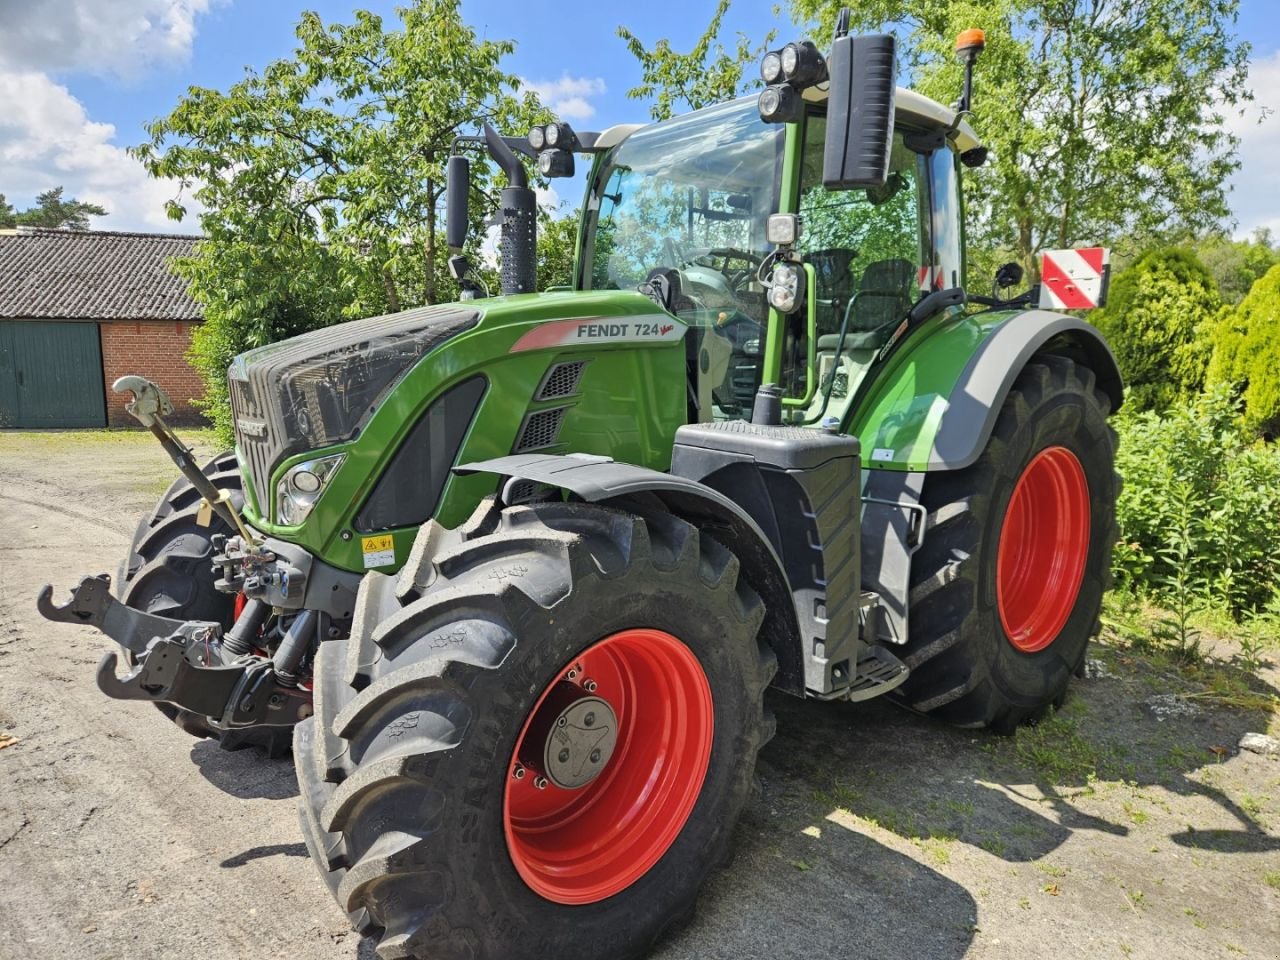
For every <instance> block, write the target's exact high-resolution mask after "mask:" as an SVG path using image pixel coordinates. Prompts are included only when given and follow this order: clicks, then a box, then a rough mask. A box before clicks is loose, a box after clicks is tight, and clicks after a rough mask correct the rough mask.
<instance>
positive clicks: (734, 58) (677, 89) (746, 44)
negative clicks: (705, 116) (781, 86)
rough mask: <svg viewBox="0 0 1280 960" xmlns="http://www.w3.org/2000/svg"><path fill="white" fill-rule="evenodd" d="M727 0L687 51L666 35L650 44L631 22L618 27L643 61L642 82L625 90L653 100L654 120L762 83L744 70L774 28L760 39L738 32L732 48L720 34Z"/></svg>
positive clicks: (721, 1) (769, 40)
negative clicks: (745, 75) (755, 40)
mask: <svg viewBox="0 0 1280 960" xmlns="http://www.w3.org/2000/svg"><path fill="white" fill-rule="evenodd" d="M729 4H730V0H719V3H718V4H717V6H716V12H715V14H713V15H712V17H711V23H710V24H708V26H707V29H706V30H705V31H703V33H702V36H700V37H699V38H698V40H697V42H696V43H694V45H693V47H692V48H691V49H690V50H689V52H688V53H679V52H677V51H676V50H674V49H672V47H671V41H670V40H667V39H665V38H663V39H660V40H658V41H657V42H656V43H655V44H654V45H653V48H652V49H649V48H647V47H645V45H644V42H643V41H642V40H641V39H640V38H639V37H637V36H636V35H635V34H634V33H632V32H631V30H629V29H628V28H627V27H621V26H620V27H618V36H619V37H621V38H622V39H623V40H625V41H626V43H627V49H628V50H630V51H631V55H632V56H634V57H635V58H636V60H637V61H638V62H639V64H640V75H641V82H640V83H639V84H638V85H637V86H635V87H632V88H631V89H630V90H628V91H627V96H628V97H630V98H631V99H632V100H648V101H650V105H649V116H650V117H652V118H653V119H654V120H669V119H670V118H671V117H673V116H675V115H676V114H677V113H680V112H683V111H684V110H700V109H701V108H702V107H707V106H710V105H711V104H713V103H719V102H720V101H722V100H731V99H733V98H734V97H736V96H738V94H739V93H741V92H742V91H743V89H744V88H749V87H751V86H756V85H758V83H759V81H757V80H755V79H754V77H751V78H749V79H747V80H744V79H743V72H744V70H746V69H749V68H751V67H753V66H754V64H755V61H757V60H759V59H760V57H761V56H763V55H764V52H765V51H766V50H768V49H769V45H770V43H772V42H773V38H774V35H775V34H774V31H770V32H769V34H768V36H766V37H764V38H762V40H761V42H760V43H759V44H758V45H753V44H752V42H751V38H750V37H748V36H746V35H745V34H743V33H739V34H738V37H737V41H736V43H735V45H734V46H733V48H732V49H731V50H726V49H725V47H724V44H723V43H721V42H720V39H719V38H720V28H721V25H722V23H723V21H724V15H725V13H727V12H728V10H729ZM775 9H776V8H775Z"/></svg>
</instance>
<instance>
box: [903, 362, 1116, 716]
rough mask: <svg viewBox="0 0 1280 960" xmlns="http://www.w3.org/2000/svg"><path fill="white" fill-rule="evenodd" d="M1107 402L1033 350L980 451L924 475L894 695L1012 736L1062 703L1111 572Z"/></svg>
mask: <svg viewBox="0 0 1280 960" xmlns="http://www.w3.org/2000/svg"><path fill="white" fill-rule="evenodd" d="M1109 412H1110V403H1109V401H1108V399H1107V397H1106V395H1105V394H1104V393H1103V392H1102V391H1100V390H1098V389H1097V387H1096V385H1095V382H1094V377H1093V372H1092V371H1091V370H1089V369H1088V368H1087V367H1083V366H1080V365H1078V364H1076V363H1074V362H1073V361H1071V360H1069V359H1066V358H1065V357H1058V356H1040V357H1037V358H1035V359H1034V360H1033V362H1031V363H1030V364H1028V365H1027V367H1026V368H1025V369H1024V370H1023V371H1022V373H1021V374H1020V375H1019V376H1018V379H1017V381H1016V382H1015V383H1014V386H1013V389H1012V390H1011V391H1010V393H1009V396H1008V398H1007V399H1006V400H1005V403H1004V406H1003V407H1002V408H1001V411H1000V414H999V417H998V418H997V420H996V424H995V427H994V429H993V431H992V434H991V438H990V439H989V441H988V442H987V447H986V449H985V450H984V451H983V452H982V455H981V456H980V457H979V458H978V460H977V461H976V462H975V463H974V464H973V465H972V466H970V467H967V468H966V469H963V470H956V471H947V472H940V473H932V474H930V475H929V476H928V478H927V479H926V481H925V485H924V493H923V497H922V501H923V504H924V506H925V508H926V509H927V511H928V519H927V521H926V524H925V538H924V543H923V545H922V546H921V547H920V549H919V550H918V551H917V552H916V554H915V556H914V557H913V558H912V569H911V584H912V586H911V605H910V610H911V617H910V627H909V633H910V636H909V639H908V642H907V644H906V647H905V654H904V655H903V660H904V661H905V662H906V664H907V666H908V667H910V669H911V673H910V676H909V677H908V678H907V681H906V682H905V683H904V684H903V685H902V687H901V688H900V690H899V691H898V692H897V697H898V699H900V700H901V701H902V702H904V703H905V704H907V705H908V706H910V707H911V708H912V709H914V710H917V711H919V712H921V713H927V714H930V715H932V716H935V717H938V718H939V719H942V720H945V721H947V722H948V723H952V724H956V725H958V726H964V727H982V726H988V727H991V728H993V729H994V730H996V731H998V732H1003V733H1010V732H1012V731H1013V730H1014V729H1015V728H1016V727H1017V726H1018V725H1019V724H1020V723H1024V722H1034V721H1035V720H1036V719H1038V718H1039V717H1041V716H1043V715H1044V713H1045V712H1046V711H1047V710H1048V708H1049V707H1051V706H1058V705H1060V704H1061V703H1062V701H1063V699H1064V698H1065V696H1066V689H1067V683H1068V681H1069V679H1070V677H1071V674H1072V673H1075V672H1078V671H1079V669H1080V668H1081V667H1082V665H1083V663H1084V656H1085V648H1086V646H1087V644H1088V641H1089V638H1090V637H1091V636H1092V635H1093V634H1095V633H1096V632H1097V630H1098V626H1099V621H1098V615H1099V612H1100V610H1101V607H1102V595H1103V593H1104V592H1105V591H1106V589H1107V586H1108V584H1109V582H1110V561H1111V548H1112V545H1113V544H1114V543H1115V539H1116V536H1117V528H1116V521H1115V501H1116V496H1117V495H1118V493H1119V478H1118V477H1117V476H1116V474H1115V446H1116V439H1115V432H1114V431H1113V430H1111V428H1110V427H1109V426H1108V424H1107V415H1108V413H1109ZM1015 493H1016V496H1015Z"/></svg>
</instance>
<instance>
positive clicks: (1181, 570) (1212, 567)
mask: <svg viewBox="0 0 1280 960" xmlns="http://www.w3.org/2000/svg"><path fill="white" fill-rule="evenodd" d="M1273 272H1275V271H1273ZM1278 279H1280V278H1278ZM1116 429H1117V430H1118V432H1119V435H1120V445H1119V452H1118V455H1117V458H1116V469H1117V470H1118V471H1119V472H1120V475H1121V476H1122V477H1123V478H1124V485H1123V488H1122V489H1121V492H1120V498H1119V500H1118V502H1117V504H1116V520H1117V522H1118V523H1119V526H1120V539H1119V542H1118V543H1117V544H1116V546H1115V573H1116V579H1117V581H1118V583H1119V585H1120V586H1122V587H1126V588H1128V589H1130V590H1133V591H1134V592H1136V593H1142V594H1154V595H1156V596H1157V597H1158V598H1161V599H1169V598H1168V592H1169V588H1170V587H1172V586H1173V585H1174V584H1176V583H1178V581H1180V580H1183V579H1184V578H1185V579H1186V580H1188V581H1189V585H1190V587H1191V589H1192V591H1193V592H1194V594H1195V596H1196V599H1197V600H1199V601H1201V602H1205V601H1207V602H1208V603H1209V604H1212V605H1213V606H1215V607H1217V608H1218V609H1223V610H1225V611H1227V612H1229V613H1230V614H1231V615H1232V616H1233V617H1235V618H1240V617H1242V615H1246V614H1248V613H1250V612H1255V611H1259V610H1261V609H1263V608H1265V607H1266V606H1267V605H1268V603H1274V602H1275V598H1277V597H1280V553H1277V551H1276V544H1277V543H1280V448H1277V447H1275V446H1274V445H1264V444H1261V443H1257V442H1255V440H1254V437H1253V436H1252V435H1251V434H1250V433H1249V431H1247V430H1246V429H1243V428H1242V425H1241V422H1240V419H1239V417H1238V416H1237V409H1236V404H1235V402H1234V401H1233V400H1232V399H1231V397H1230V396H1229V395H1228V393H1227V392H1226V391H1224V390H1222V389H1213V390H1210V391H1209V392H1207V393H1204V394H1201V395H1199V396H1197V397H1195V398H1191V399H1187V400H1181V401H1179V402H1177V403H1175V404H1174V405H1173V406H1172V407H1171V408H1170V409H1168V410H1167V411H1164V412H1162V413H1155V412H1154V411H1147V412H1145V413H1139V412H1137V411H1135V410H1132V409H1130V407H1129V405H1128V404H1126V405H1125V407H1124V408H1122V409H1121V411H1120V416H1119V417H1118V418H1117V420H1116ZM1171 541H1173V542H1171ZM1171 548H1172V549H1171Z"/></svg>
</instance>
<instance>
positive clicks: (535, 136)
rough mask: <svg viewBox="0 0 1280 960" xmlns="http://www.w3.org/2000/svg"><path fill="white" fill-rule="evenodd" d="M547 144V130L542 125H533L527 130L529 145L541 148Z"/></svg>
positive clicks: (537, 148) (536, 148)
mask: <svg viewBox="0 0 1280 960" xmlns="http://www.w3.org/2000/svg"><path fill="white" fill-rule="evenodd" d="M546 145H547V132H546V131H545V130H544V129H543V128H542V127H534V128H533V129H532V130H530V131H529V146H531V147H533V149H535V150H541V149H542V148H543V147H545V146H546Z"/></svg>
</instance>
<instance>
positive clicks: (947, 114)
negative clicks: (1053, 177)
mask: <svg viewBox="0 0 1280 960" xmlns="http://www.w3.org/2000/svg"><path fill="white" fill-rule="evenodd" d="M894 96H895V107H896V113H897V118H896V119H907V118H910V119H912V120H916V121H920V122H923V123H925V124H926V125H928V126H938V127H950V126H951V125H952V124H953V123H955V119H956V112H955V111H954V110H952V109H951V108H950V107H944V106H943V105H942V104H940V103H938V101H936V100H931V99H929V98H928V97H926V96H924V95H923V94H920V93H916V92H915V91H914V90H908V89H906V88H905V87H898V89H897V93H896V94H895V95H894ZM804 98H805V99H806V100H809V101H811V102H813V103H822V102H823V101H825V100H826V99H827V91H826V90H825V89H824V88H822V87H810V88H809V89H808V90H806V91H805V92H804ZM740 99H743V100H747V99H752V98H750V97H742V98H740ZM695 112H696V111H695ZM685 116H687V114H685ZM646 126H651V124H644V123H616V124H614V125H613V126H611V127H609V128H607V129H606V130H605V131H604V132H603V133H601V134H600V136H599V137H598V138H597V139H596V143H595V145H596V146H597V147H606V148H607V147H613V146H616V145H617V144H619V143H621V142H622V141H623V140H625V139H627V137H629V136H631V134H633V133H635V132H636V131H637V130H640V129H642V128H644V127H646ZM953 142H954V143H955V146H956V149H957V150H959V151H960V152H961V153H963V152H964V151H966V150H972V149H973V148H974V147H977V146H981V143H982V141H980V140H979V139H978V135H977V134H976V133H974V131H973V127H971V126H969V121H968V120H961V121H960V122H959V124H957V125H956V132H955V136H954V138H953Z"/></svg>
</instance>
